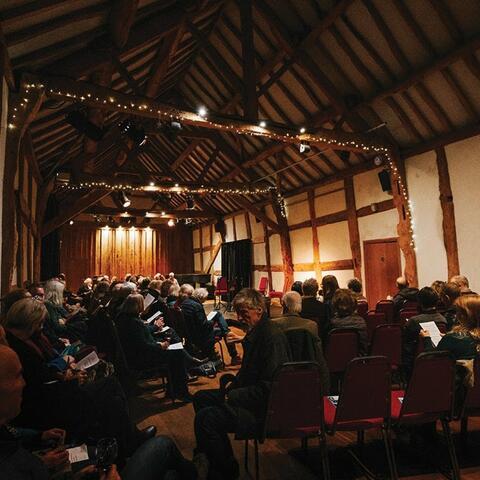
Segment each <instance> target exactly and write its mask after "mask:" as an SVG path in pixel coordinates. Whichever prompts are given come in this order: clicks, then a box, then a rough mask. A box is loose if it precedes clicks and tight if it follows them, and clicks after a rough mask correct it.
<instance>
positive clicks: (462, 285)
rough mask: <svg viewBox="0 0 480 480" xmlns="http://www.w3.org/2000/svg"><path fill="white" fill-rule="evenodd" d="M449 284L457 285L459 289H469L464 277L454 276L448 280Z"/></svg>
mask: <svg viewBox="0 0 480 480" xmlns="http://www.w3.org/2000/svg"><path fill="white" fill-rule="evenodd" d="M450 282H451V283H455V284H457V285H458V286H459V287H460V288H465V287H467V288H469V287H470V284H469V282H468V278H467V277H466V276H465V275H454V276H453V277H452V278H451V279H450Z"/></svg>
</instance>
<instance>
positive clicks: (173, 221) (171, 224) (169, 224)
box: [167, 218, 175, 227]
mask: <svg viewBox="0 0 480 480" xmlns="http://www.w3.org/2000/svg"><path fill="white" fill-rule="evenodd" d="M167 225H168V226H169V227H174V226H175V220H174V219H173V218H170V219H169V220H168V222H167Z"/></svg>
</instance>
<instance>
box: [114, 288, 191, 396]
mask: <svg viewBox="0 0 480 480" xmlns="http://www.w3.org/2000/svg"><path fill="white" fill-rule="evenodd" d="M142 312H143V297H142V295H140V294H138V293H135V294H131V295H129V296H128V297H127V298H126V299H125V302H124V303H123V305H122V307H121V309H120V313H119V314H118V315H117V317H116V319H115V323H116V325H117V328H118V333H119V336H120V342H121V344H122V347H123V350H124V352H125V356H126V358H127V362H128V364H129V365H130V366H132V367H133V368H135V369H138V370H145V369H151V368H155V367H161V366H162V365H163V366H166V367H167V368H168V370H169V373H170V378H169V380H170V382H169V384H168V386H167V394H168V396H170V397H171V398H177V399H180V400H185V401H188V400H189V399H190V394H189V393H188V388H187V372H186V368H185V354H184V352H183V347H182V348H181V349H178V350H168V347H169V345H170V341H169V340H164V341H161V342H158V341H157V340H155V338H154V337H153V335H152V332H151V331H150V329H149V328H148V326H147V325H145V323H144V322H143V320H142V319H141V318H140V314H141V313H142Z"/></svg>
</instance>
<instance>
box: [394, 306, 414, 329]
mask: <svg viewBox="0 0 480 480" xmlns="http://www.w3.org/2000/svg"><path fill="white" fill-rule="evenodd" d="M415 315H418V311H417V310H409V309H406V308H402V309H401V310H400V313H399V315H398V324H399V325H400V326H401V327H402V328H403V327H404V326H405V324H406V323H407V321H408V319H409V318H412V317H414V316H415Z"/></svg>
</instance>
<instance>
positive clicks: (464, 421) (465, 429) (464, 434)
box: [460, 417, 468, 447]
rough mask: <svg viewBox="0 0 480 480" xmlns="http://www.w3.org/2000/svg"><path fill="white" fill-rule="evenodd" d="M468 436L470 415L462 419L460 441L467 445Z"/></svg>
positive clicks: (464, 445)
mask: <svg viewBox="0 0 480 480" xmlns="http://www.w3.org/2000/svg"><path fill="white" fill-rule="evenodd" d="M467 436H468V417H462V418H461V420H460V441H461V442H462V446H463V447H466V445H467Z"/></svg>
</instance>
